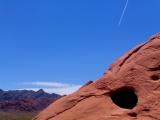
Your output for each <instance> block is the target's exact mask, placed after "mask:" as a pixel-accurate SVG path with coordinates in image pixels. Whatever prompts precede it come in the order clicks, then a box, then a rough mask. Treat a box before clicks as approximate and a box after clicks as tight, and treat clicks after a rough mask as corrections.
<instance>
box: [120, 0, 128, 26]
mask: <svg viewBox="0 0 160 120" xmlns="http://www.w3.org/2000/svg"><path fill="white" fill-rule="evenodd" d="M128 1H129V0H127V1H126V4H125V6H124V9H123V12H122V14H121V17H120V19H119V22H118V26H120V25H121V22H122V20H123V17H124V14H125V12H126V9H127V6H128Z"/></svg>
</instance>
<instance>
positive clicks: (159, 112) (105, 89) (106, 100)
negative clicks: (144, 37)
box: [33, 34, 160, 120]
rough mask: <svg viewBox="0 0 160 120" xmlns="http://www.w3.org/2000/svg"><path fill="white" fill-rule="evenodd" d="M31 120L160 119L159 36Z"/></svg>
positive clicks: (132, 51)
mask: <svg viewBox="0 0 160 120" xmlns="http://www.w3.org/2000/svg"><path fill="white" fill-rule="evenodd" d="M33 120H160V34H157V35H155V36H153V37H152V38H151V39H149V41H147V42H146V43H144V44H142V45H139V46H138V47H136V48H134V49H133V50H131V51H130V52H128V53H126V54H125V55H124V56H122V57H121V58H119V59H118V60H116V61H115V62H114V63H113V64H112V65H111V66H110V67H109V69H108V70H107V71H106V72H105V73H104V75H103V76H102V77H101V78H100V79H99V80H97V81H95V82H93V83H92V82H90V84H86V85H85V86H84V87H82V88H81V89H79V90H78V91H77V92H75V93H73V94H71V95H68V96H65V97H63V98H61V99H59V100H58V101H56V102H54V103H53V104H51V105H50V106H49V107H48V108H46V109H45V110H44V111H42V112H41V113H40V114H39V115H37V116H36V117H35V118H34V119H33Z"/></svg>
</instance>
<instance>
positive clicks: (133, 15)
mask: <svg viewBox="0 0 160 120" xmlns="http://www.w3.org/2000/svg"><path fill="white" fill-rule="evenodd" d="M125 2H126V0H45V1H44V0H1V1H0V83H1V84H0V88H2V89H5V90H8V89H25V88H26V89H27V88H41V87H42V86H43V85H40V86H38V85H35V84H33V82H58V83H62V84H63V83H66V84H74V85H81V84H84V83H85V82H86V81H87V80H96V79H98V78H99V77H100V76H101V75H102V74H103V72H104V70H105V69H107V67H108V66H109V64H111V63H112V62H113V61H114V60H115V59H116V58H118V57H119V56H121V55H123V53H124V52H126V51H127V50H129V49H130V48H132V47H134V46H135V45H137V44H139V43H141V42H144V41H145V40H146V39H147V38H148V37H150V36H151V35H152V34H155V33H157V32H159V31H160V30H159V28H160V22H159V21H160V14H159V11H160V7H159V5H160V1H159V0H140V1H139V0H129V4H128V7H127V10H126V13H125V15H124V18H123V20H122V23H121V25H120V26H118V21H119V18H120V16H121V13H122V10H123V8H124V5H125ZM30 83H32V84H30ZM34 85H35V86H34ZM51 86H52V85H51ZM51 86H50V87H51ZM55 86H56V85H55ZM55 86H54V85H53V86H52V87H55ZM43 87H44V88H48V87H49V86H48V87H47V85H46V86H45V85H44V86H43ZM56 87H58V86H56Z"/></svg>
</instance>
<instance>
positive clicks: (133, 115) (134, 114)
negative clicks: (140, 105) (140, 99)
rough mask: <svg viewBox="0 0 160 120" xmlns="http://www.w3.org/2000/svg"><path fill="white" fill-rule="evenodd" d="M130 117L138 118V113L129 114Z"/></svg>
mask: <svg viewBox="0 0 160 120" xmlns="http://www.w3.org/2000/svg"><path fill="white" fill-rule="evenodd" d="M128 115H129V116H131V117H137V113H135V112H132V113H128Z"/></svg>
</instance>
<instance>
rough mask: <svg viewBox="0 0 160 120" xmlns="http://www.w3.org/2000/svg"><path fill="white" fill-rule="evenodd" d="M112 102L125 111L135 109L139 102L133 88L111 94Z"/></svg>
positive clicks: (118, 90) (121, 89)
mask: <svg viewBox="0 0 160 120" xmlns="http://www.w3.org/2000/svg"><path fill="white" fill-rule="evenodd" d="M111 99H112V101H113V102H114V103H115V104H116V105H117V106H119V107H121V108H125V109H133V108H134V107H135V106H136V104H137V102H138V98H137V95H136V94H135V93H134V90H133V89H132V88H128V87H125V88H120V89H117V90H115V91H113V92H112V93H111Z"/></svg>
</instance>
